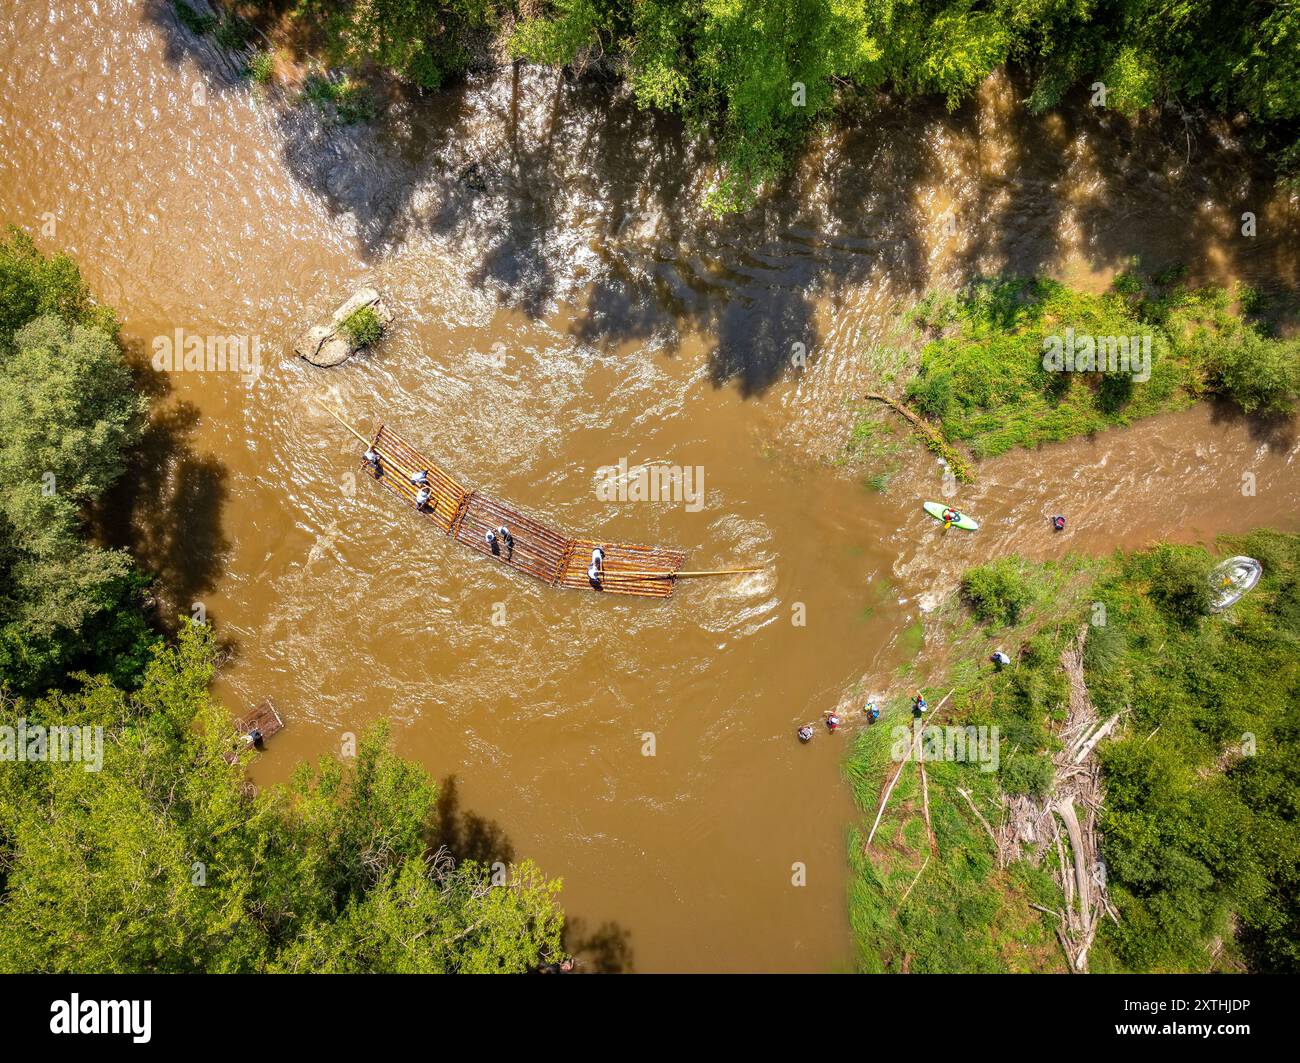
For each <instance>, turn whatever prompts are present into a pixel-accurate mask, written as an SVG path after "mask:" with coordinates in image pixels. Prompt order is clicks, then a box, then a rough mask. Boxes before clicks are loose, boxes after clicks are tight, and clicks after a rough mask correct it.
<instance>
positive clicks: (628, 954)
mask: <svg viewBox="0 0 1300 1063" xmlns="http://www.w3.org/2000/svg"><path fill="white" fill-rule="evenodd" d="M564 952H565V954H566V955H569V956H573V957H575V958H576V959H577V961H578V970H580V971H585V972H587V973H592V974H633V973H635V971H636V965H635V964H634V963H633V960H632V935H631V933H630V932H629V931H628V930H627V929H626V928H624V927H623V926H621V925H620V924H618V923H616V922H614V921H613V920H608V919H607V920H605V922H603V923H601V924H600V925H599V926H597V927H595V928H589V927H588V926H587V923H586V921H585V920H583V919H582V918H580V917H578V916H569V917H567V918H566V919H565V922H564Z"/></svg>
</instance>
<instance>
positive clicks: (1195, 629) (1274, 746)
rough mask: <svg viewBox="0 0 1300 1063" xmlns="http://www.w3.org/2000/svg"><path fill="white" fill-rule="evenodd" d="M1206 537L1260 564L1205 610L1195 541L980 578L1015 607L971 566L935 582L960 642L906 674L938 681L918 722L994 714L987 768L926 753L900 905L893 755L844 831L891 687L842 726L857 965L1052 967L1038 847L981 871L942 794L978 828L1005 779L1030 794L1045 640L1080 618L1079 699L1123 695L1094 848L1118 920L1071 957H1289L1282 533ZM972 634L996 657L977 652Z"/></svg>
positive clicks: (1059, 640) (1278, 960)
mask: <svg viewBox="0 0 1300 1063" xmlns="http://www.w3.org/2000/svg"><path fill="white" fill-rule="evenodd" d="M1220 547H1221V549H1222V550H1223V552H1225V553H1229V554H1238V553H1240V554H1246V555H1249V556H1251V557H1255V558H1257V559H1258V560H1259V561H1260V562H1261V563H1262V564H1263V568H1264V576H1263V578H1262V579H1261V581H1260V584H1259V585H1258V586H1257V587H1256V588H1255V589H1254V590H1253V591H1251V592H1250V593H1249V594H1247V595H1246V596H1245V597H1244V598H1243V599H1242V600H1241V601H1240V602H1238V603H1237V604H1236V605H1234V606H1233V607H1232V608H1231V609H1230V610H1228V611H1226V612H1224V613H1222V614H1210V613H1208V611H1207V604H1208V603H1207V595H1206V593H1205V589H1206V587H1207V586H1208V583H1207V575H1208V572H1209V569H1210V567H1211V565H1212V564H1213V563H1214V560H1215V558H1214V557H1213V556H1212V555H1211V554H1210V553H1209V552H1208V551H1206V550H1204V549H1203V548H1201V547H1190V546H1168V545H1162V546H1158V547H1155V548H1152V549H1149V550H1145V551H1140V552H1137V553H1130V554H1124V553H1116V554H1115V555H1113V556H1112V557H1110V558H1106V559H1103V560H1101V561H1097V562H1089V563H1086V564H1083V565H1078V566H1072V565H1068V564H1060V565H1057V566H1051V565H1039V564H1036V563H1031V562H1025V561H1020V560H1014V568H1013V567H1012V564H1011V563H1008V565H1007V566H1006V569H1005V571H1001V570H999V574H998V575H997V576H996V579H995V582H996V583H997V584H998V585H999V586H1001V585H1002V584H1004V583H1012V584H1014V585H1015V587H1016V588H1017V591H1018V592H1020V591H1023V594H1021V593H1017V594H1016V595H1013V597H1023V598H1024V599H1025V600H1024V601H1023V602H1022V604H1021V605H1020V607H1019V608H1018V609H1017V610H1016V611H1015V612H1014V623H1011V622H1010V621H1011V620H1012V617H1013V613H1012V612H1011V611H1008V610H1007V609H1006V608H1005V607H1004V599H1005V595H1003V594H1001V593H999V594H993V595H985V594H983V593H982V590H981V589H982V588H983V587H984V585H985V582H986V580H985V579H984V578H983V577H977V578H976V579H974V580H972V579H970V574H968V579H967V581H966V583H965V586H966V587H967V588H968V590H967V593H966V595H965V598H966V601H965V603H964V604H963V602H962V600H961V598H957V597H955V598H954V599H953V600H950V602H949V603H947V604H945V606H944V607H943V608H942V609H941V610H940V615H941V622H942V623H943V624H944V625H945V627H946V628H948V629H949V630H948V635H949V638H948V645H949V647H950V649H949V653H950V656H952V657H954V658H956V657H958V656H961V657H962V658H963V659H962V660H960V662H959V664H958V665H956V666H954V667H952V668H950V669H949V674H948V676H947V678H946V679H945V680H944V682H943V683H936V684H933V685H931V686H929V687H928V688H927V689H928V691H929V692H930V693H932V694H937V692H938V691H939V690H941V689H942V690H944V692H946V691H947V690H948V689H952V690H953V695H952V698H951V700H950V702H949V705H948V707H946V708H945V710H944V712H943V714H942V718H941V720H940V721H939V722H942V723H944V724H960V725H962V726H974V727H997V728H998V733H999V745H998V748H999V754H998V758H997V760H998V763H997V768H996V770H995V771H991V772H986V771H983V770H981V765H979V764H978V763H972V762H969V761H967V762H947V761H942V762H932V763H927V768H926V770H927V775H928V779H929V790H930V807H931V815H932V818H933V821H934V832H935V838H936V841H937V848H936V849H935V850H934V851H932V852H931V854H930V860H929V864H928V866H926V867H925V870H924V872H923V873H921V875H920V878H919V881H917V883H916V885H915V886H914V887H913V888H912V891H911V893H910V894H907V899H906V902H905V903H904V902H903V900H902V898H903V895H904V892H905V891H906V890H907V888H908V886H909V884H910V882H911V879H912V878H915V877H916V875H917V873H918V871H919V870H920V868H921V866H922V864H923V863H924V861H925V850H926V848H927V847H928V839H924V823H923V818H922V816H921V811H920V801H919V798H918V796H917V793H916V788H917V787H918V785H919V781H918V780H919V776H918V773H917V771H916V769H915V767H914V766H913V765H908V766H907V767H906V768H905V769H904V772H903V775H902V778H901V779H900V782H899V785H898V788H897V789H896V791H895V793H894V794H893V795H892V796H891V798H890V803H889V806H888V807H887V810H886V813H885V815H884V817H883V818H882V823H881V827H880V829H879V831H878V832H877V836H876V839H875V841H874V843H873V846H872V849H871V851H870V853H868V852H866V851H864V850H863V847H862V840H863V839H864V838H865V836H866V834H867V832H868V831H869V830H870V825H871V822H872V820H873V819H874V817H875V814H876V810H877V807H878V804H879V795H880V792H881V790H882V789H883V787H884V785H885V783H886V781H887V780H888V778H890V777H892V775H893V772H894V770H896V767H897V765H896V763H895V762H894V760H893V759H892V757H891V752H892V751H891V749H890V739H891V737H892V736H891V735H890V734H889V728H886V727H883V726H882V725H881V724H884V723H885V722H889V723H890V724H891V725H892V724H893V723H895V722H906V720H907V719H908V713H907V708H906V704H905V702H904V703H903V704H899V705H896V706H890V707H889V709H888V710H887V711H886V713H885V714H884V716H883V718H882V721H881V724H877V725H876V726H875V727H872V728H868V729H867V730H866V731H865V732H864V733H863V734H862V735H860V736H859V738H858V739H857V741H856V742H855V744H854V746H853V749H852V752H851V753H850V755H849V759H848V762H847V768H846V771H847V774H848V777H849V779H850V782H851V783H852V785H853V789H854V794H855V797H856V798H857V801H858V803H859V805H860V806H861V809H862V814H863V820H862V821H861V823H860V825H859V827H858V828H857V829H856V830H855V831H854V832H853V835H852V838H851V841H850V846H851V850H850V863H851V866H852V868H853V883H852V886H851V889H850V897H849V901H850V912H851V921H852V924H853V927H854V932H855V934H856V935H857V941H858V947H859V953H860V963H861V966H862V967H863V969H866V970H903V969H907V970H913V971H917V970H946V971H967V970H981V971H982V970H1008V971H1012V970H1025V969H1059V968H1060V967H1061V966H1062V965H1063V959H1062V956H1061V953H1060V952H1059V950H1056V951H1055V953H1054V954H1053V950H1052V948H1051V947H1050V943H1051V941H1052V940H1053V938H1054V932H1055V931H1054V922H1053V920H1051V919H1050V918H1049V917H1046V916H1042V915H1041V913H1038V912H1037V910H1036V909H1033V908H1032V905H1033V904H1041V905H1043V906H1044V907H1046V908H1049V909H1058V910H1059V908H1060V907H1061V902H1060V895H1059V889H1058V888H1057V886H1056V883H1055V882H1054V881H1053V880H1052V878H1051V874H1050V868H1051V866H1052V864H1053V859H1052V858H1051V857H1050V854H1048V856H1047V857H1045V858H1044V859H1043V861H1042V863H1041V864H1040V866H1039V867H1034V866H1033V865H1031V864H1029V863H1028V862H1027V861H1026V860H1018V861H1013V862H1012V863H1011V865H1010V866H1008V867H1007V868H1005V869H998V868H997V867H996V864H995V861H994V856H993V852H994V847H993V842H992V840H991V838H990V837H989V834H988V832H987V830H986V829H985V827H984V826H983V825H982V824H980V823H979V821H978V820H977V818H976V817H975V815H974V813H973V812H972V810H971V808H970V805H969V803H968V802H967V801H966V798H965V797H964V796H963V795H962V794H960V793H959V792H957V791H958V787H960V788H961V789H963V790H966V791H967V793H969V795H970V797H971V800H972V801H973V802H974V804H975V806H976V807H978V808H979V809H980V811H981V813H982V814H983V816H984V818H985V819H986V820H988V822H989V823H990V824H992V825H994V827H996V825H997V824H998V823H999V820H1000V816H1001V808H1002V802H1003V800H1004V798H1005V797H1007V796H1011V795H1015V794H1026V795H1029V796H1031V797H1034V798H1038V799H1042V798H1044V797H1048V796H1050V792H1051V787H1052V784H1053V777H1054V770H1053V766H1052V763H1051V757H1052V754H1053V753H1054V752H1055V751H1056V750H1057V749H1058V747H1059V743H1058V741H1057V739H1056V731H1057V730H1058V728H1059V724H1060V722H1061V721H1063V720H1064V719H1065V718H1066V716H1067V709H1068V703H1069V683H1068V680H1067V678H1066V676H1065V674H1064V670H1063V668H1062V665H1061V651H1062V650H1063V649H1065V647H1066V645H1067V643H1069V642H1071V641H1072V640H1073V639H1074V637H1075V635H1076V633H1077V631H1078V629H1079V628H1080V626H1082V625H1085V624H1086V625H1088V639H1087V642H1086V645H1085V653H1084V660H1083V667H1084V675H1085V679H1086V682H1087V686H1088V690H1089V693H1090V696H1091V699H1092V701H1093V703H1094V704H1095V706H1096V707H1097V710H1098V711H1099V713H1100V714H1101V715H1102V716H1103V717H1110V716H1113V715H1115V714H1116V713H1119V712H1121V711H1123V712H1125V713H1126V716H1125V718H1124V720H1123V722H1122V724H1121V726H1120V727H1119V729H1118V730H1117V731H1116V734H1115V736H1114V737H1112V738H1111V739H1108V740H1107V741H1106V742H1104V743H1103V744H1102V745H1101V746H1100V747H1099V757H1100V762H1101V767H1102V773H1103V774H1102V783H1103V788H1104V792H1105V803H1104V807H1103V809H1102V812H1101V816H1100V820H1099V826H1100V834H1101V849H1102V856H1103V858H1104V860H1105V865H1106V872H1107V881H1108V885H1109V892H1110V899H1111V902H1112V903H1113V905H1114V906H1115V908H1116V909H1117V911H1118V913H1119V922H1118V924H1116V923H1115V922H1113V921H1111V920H1109V919H1108V920H1106V921H1105V922H1104V924H1103V927H1102V929H1101V930H1100V932H1099V934H1098V937H1097V940H1096V942H1095V944H1094V947H1093V949H1092V952H1091V955H1090V960H1089V966H1090V969H1091V970H1093V971H1096V972H1101V971H1207V970H1240V969H1242V968H1247V969H1250V970H1257V971H1296V970H1300V900H1297V898H1300V771H1297V769H1296V767H1295V765H1296V764H1297V762H1300V760H1298V757H1297V754H1300V536H1297V535H1283V534H1280V533H1275V532H1268V531H1259V532H1255V533H1252V534H1251V535H1249V536H1244V537H1239V538H1232V539H1224V540H1223V541H1222V542H1221V543H1220ZM994 567H995V566H985V569H992V568H994ZM973 571H975V572H979V571H980V570H973ZM986 575H987V573H986ZM972 587H973V588H975V589H976V590H977V591H981V593H977V594H971V593H970V588H972ZM990 602H991V604H989V603H990ZM963 614H964V616H963ZM981 616H982V617H983V619H981ZM990 645H1001V646H1002V647H1003V648H1005V650H1006V651H1007V652H1008V653H1009V654H1010V656H1011V657H1012V659H1013V664H1012V665H1011V666H1010V667H1008V668H1006V669H1005V670H1002V671H996V670H994V669H993V668H992V667H991V665H989V664H987V663H986V662H985V659H984V658H985V657H986V655H987V652H988V647H989V646H990ZM932 700H933V699H932ZM916 822H920V823H921V827H920V828H919V829H920V831H921V832H922V833H921V834H920V835H918V834H917V831H918V827H917V826H916V825H915V823H916ZM918 837H919V838H922V839H923V840H922V842H921V844H920V846H919V847H918V845H917V839H918ZM909 869H910V871H911V876H910V877H909V876H908V874H907V872H908V870H909ZM1029 913H1032V914H1029ZM1045 935H1046V937H1045ZM1045 941H1046V942H1047V943H1048V947H1046V951H1043V950H1044V942H1045Z"/></svg>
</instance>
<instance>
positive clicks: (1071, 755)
mask: <svg viewBox="0 0 1300 1063" xmlns="http://www.w3.org/2000/svg"><path fill="white" fill-rule="evenodd" d="M1087 638H1088V625H1087V624H1084V625H1082V626H1081V627H1080V628H1079V634H1078V636H1077V638H1076V639H1075V641H1074V642H1073V643H1072V644H1071V645H1070V646H1067V647H1066V649H1065V650H1064V651H1062V653H1061V667H1062V668H1063V669H1064V671H1065V674H1066V677H1067V678H1068V679H1069V682H1070V708H1069V713H1068V715H1067V717H1066V720H1065V725H1064V727H1062V728H1061V731H1060V732H1059V733H1058V735H1057V738H1058V739H1059V740H1060V743H1061V748H1060V750H1059V751H1058V752H1057V753H1056V755H1055V756H1054V757H1053V758H1052V764H1053V767H1054V768H1055V772H1054V777H1053V781H1052V786H1051V788H1050V790H1049V792H1048V796H1047V797H1046V798H1045V799H1043V800H1035V799H1033V798H1030V797H1026V796H1024V795H1017V796H1015V797H1012V798H1010V799H1009V800H1008V801H1007V802H1006V804H1005V807H1004V810H1003V818H1002V822H1001V824H1000V825H999V829H998V830H997V831H996V832H995V831H993V830H991V829H989V826H988V823H987V821H985V820H984V817H983V816H980V820H981V822H984V825H985V828H986V829H988V830H989V835H990V837H992V838H993V843H994V846H995V848H996V849H997V856H998V866H999V867H1005V866H1006V865H1007V864H1008V863H1010V862H1011V861H1012V860H1016V859H1019V858H1022V857H1023V858H1027V859H1029V860H1030V861H1032V862H1033V863H1034V864H1038V863H1039V862H1040V861H1041V859H1042V858H1043V853H1044V851H1045V850H1046V849H1047V848H1048V847H1049V846H1051V847H1053V848H1054V849H1055V851H1056V858H1057V865H1058V871H1059V876H1060V885H1061V891H1062V893H1063V894H1064V897H1065V910H1064V911H1061V912H1057V911H1053V910H1052V909H1049V908H1042V907H1041V906H1040V905H1035V906H1034V907H1036V908H1039V910H1040V911H1043V912H1046V913H1047V914H1049V915H1053V916H1055V917H1056V918H1057V921H1058V925H1057V929H1056V934H1057V937H1058V939H1059V940H1060V942H1061V948H1062V949H1064V950H1065V954H1066V957H1067V959H1068V960H1069V963H1070V969H1071V970H1073V971H1087V969H1088V951H1089V949H1091V948H1092V942H1093V938H1094V937H1096V934H1097V927H1098V925H1099V923H1100V921H1101V919H1102V917H1103V916H1105V915H1109V916H1110V917H1111V918H1112V919H1113V920H1115V922H1116V923H1118V922H1119V915H1118V913H1117V912H1116V911H1115V909H1114V907H1113V906H1112V905H1111V903H1110V897H1109V896H1108V894H1107V891H1106V865H1105V863H1104V862H1103V861H1102V859H1101V850H1100V846H1099V843H1098V835H1097V816H1098V814H1099V812H1100V811H1101V805H1102V800H1103V797H1104V794H1103V791H1102V786H1101V766H1100V765H1099V764H1098V762H1097V760H1096V758H1095V757H1094V756H1093V753H1094V751H1095V750H1096V748H1097V745H1098V743H1099V742H1101V740H1102V739H1103V738H1105V737H1106V736H1107V735H1108V734H1111V733H1112V732H1113V731H1114V730H1115V728H1116V726H1118V724H1119V722H1120V720H1122V719H1123V718H1124V716H1125V715H1127V712H1128V710H1127V709H1125V710H1123V711H1122V712H1118V713H1116V714H1115V715H1114V716H1111V717H1110V718H1109V719H1107V720H1101V719H1100V717H1099V714H1098V712H1097V708H1096V706H1095V705H1093V703H1092V698H1091V697H1089V695H1088V687H1087V685H1086V684H1085V682H1084V678H1083V647H1084V645H1085V643H1086V642H1087ZM964 796H966V799H967V800H968V801H969V800H970V797H969V795H964ZM971 807H972V808H973V807H974V805H973V803H972V806H971ZM978 814H979V813H978V810H976V815H978ZM1062 825H1064V827H1065V831H1064V833H1065V837H1064V838H1062V831H1061V827H1062ZM1067 839H1068V841H1069V843H1070V852H1071V856H1070V858H1069V859H1068V860H1067V858H1066V852H1065V841H1066V840H1067Z"/></svg>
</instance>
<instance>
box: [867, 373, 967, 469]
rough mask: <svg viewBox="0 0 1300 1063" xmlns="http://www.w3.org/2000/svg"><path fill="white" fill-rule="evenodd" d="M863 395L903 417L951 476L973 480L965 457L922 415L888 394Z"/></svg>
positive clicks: (873, 393)
mask: <svg viewBox="0 0 1300 1063" xmlns="http://www.w3.org/2000/svg"><path fill="white" fill-rule="evenodd" d="M865 397H866V398H868V399H872V400H873V401H875V402H883V403H884V404H885V405H886V406H888V407H889V408H890V409H891V410H893V411H894V412H895V413H898V414H900V415H901V416H902V417H903V418H905V419H906V420H907V422H908V423H909V424H910V425H911V426H912V428H913V429H914V430H915V431H916V434H917V435H919V436H920V437H921V438H922V440H924V441H925V445H926V446H927V447H929V448H930V449H931V450H932V451H933V452H934V453H935V454H938V455H939V457H941V458H942V459H943V460H944V461H945V462H946V463H947V465H948V468H949V469H951V470H952V474H953V476H955V477H956V478H957V479H958V480H959V481H960V482H962V483H964V484H969V483H974V482H975V474H974V473H973V472H972V471H971V467H970V465H968V464H967V462H966V459H965V458H963V457H962V456H961V454H960V453H959V452H958V450H957V448H956V447H954V446H953V445H952V444H951V443H949V442H948V440H946V439H944V437H943V435H942V433H940V431H939V429H937V428H936V427H935V426H934V425H932V424H931V423H930V422H929V421H927V420H926V419H925V418H924V417H921V416H920V415H919V414H916V413H913V412H912V411H911V410H909V409H908V408H907V407H906V406H904V405H903V404H902V403H901V402H899V401H898V400H897V399H891V398H890V397H889V396H888V395H881V394H878V393H877V392H874V391H872V392H868V393H867V395H866V396H865Z"/></svg>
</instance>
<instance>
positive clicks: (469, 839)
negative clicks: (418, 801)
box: [425, 775, 515, 866]
mask: <svg viewBox="0 0 1300 1063" xmlns="http://www.w3.org/2000/svg"><path fill="white" fill-rule="evenodd" d="M425 848H426V849H427V850H428V852H429V853H430V854H433V853H436V852H438V850H439V849H446V851H447V852H448V853H450V854H451V856H452V857H453V858H454V859H455V860H456V861H457V862H458V863H459V862H462V861H465V860H472V861H474V862H475V863H479V864H486V865H488V866H491V865H492V864H495V863H498V862H499V863H502V864H509V863H511V862H512V861H513V860H514V858H515V849H514V846H513V845H512V844H511V842H510V839H509V838H508V837H507V836H506V833H505V830H504V829H503V828H502V827H501V824H499V823H497V822H496V821H494V820H490V819H488V818H486V817H485V816H480V815H477V814H475V813H473V812H467V811H465V810H464V809H463V808H461V800H460V784H459V782H458V781H457V779H456V776H455V775H448V776H447V778H445V779H443V780H442V782H440V783H439V784H438V804H437V808H436V811H435V815H434V821H433V823H432V824H431V825H430V826H429V828H428V830H427V832H426V836H425Z"/></svg>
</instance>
